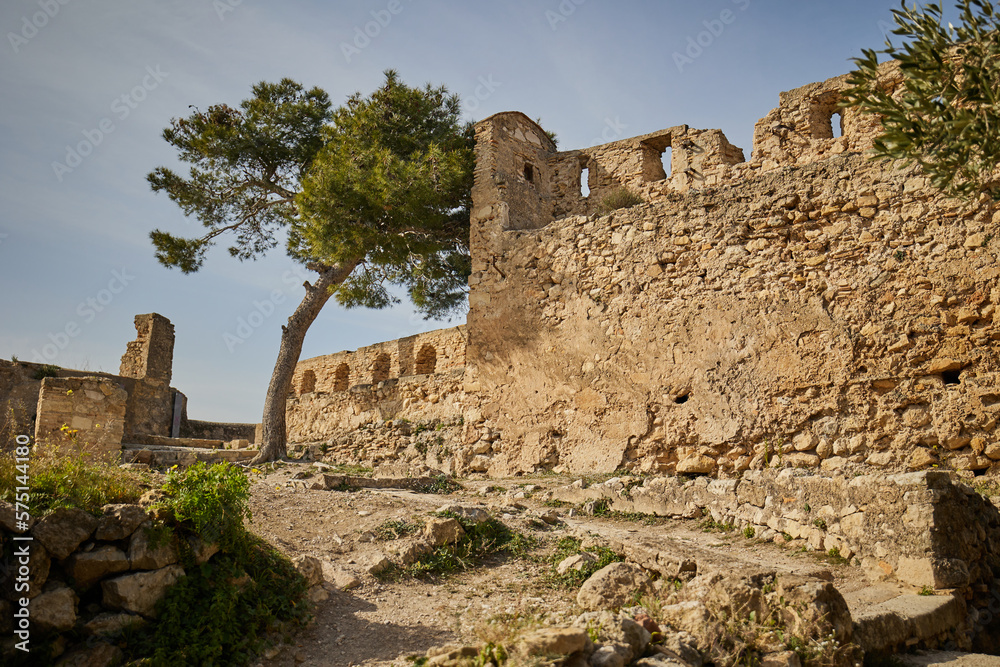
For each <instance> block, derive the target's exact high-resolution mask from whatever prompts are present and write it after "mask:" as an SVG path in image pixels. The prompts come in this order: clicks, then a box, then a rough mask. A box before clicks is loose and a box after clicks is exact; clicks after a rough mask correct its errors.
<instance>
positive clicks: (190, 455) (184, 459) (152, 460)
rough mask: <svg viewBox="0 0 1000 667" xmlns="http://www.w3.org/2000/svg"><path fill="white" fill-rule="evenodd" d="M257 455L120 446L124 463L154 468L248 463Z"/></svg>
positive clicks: (245, 451) (250, 451) (249, 451)
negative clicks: (199, 464)
mask: <svg viewBox="0 0 1000 667" xmlns="http://www.w3.org/2000/svg"><path fill="white" fill-rule="evenodd" d="M256 455H257V450H254V449H208V448H204V447H171V446H165V445H142V444H126V445H123V446H122V461H123V462H124V463H145V464H147V465H149V466H152V467H154V468H169V467H170V466H173V465H179V466H189V465H191V464H193V463H196V462H198V461H204V462H205V463H220V462H222V461H228V462H230V463H236V462H238V461H249V460H250V459H252V458H253V457H255V456H256Z"/></svg>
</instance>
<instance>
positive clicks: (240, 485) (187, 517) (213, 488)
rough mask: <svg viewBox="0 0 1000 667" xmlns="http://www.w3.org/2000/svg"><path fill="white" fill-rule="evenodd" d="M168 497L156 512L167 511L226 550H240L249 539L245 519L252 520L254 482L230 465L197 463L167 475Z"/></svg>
mask: <svg viewBox="0 0 1000 667" xmlns="http://www.w3.org/2000/svg"><path fill="white" fill-rule="evenodd" d="M163 492H164V494H165V497H164V499H163V500H161V501H160V502H158V503H157V504H156V505H155V509H163V510H166V512H167V514H168V515H170V516H172V517H173V519H174V520H175V521H176V522H177V524H178V525H179V526H182V527H183V528H185V529H186V530H189V531H190V532H192V533H195V534H197V535H200V536H201V537H202V538H203V539H205V540H206V541H208V542H215V543H218V544H219V546H220V547H221V548H222V550H223V551H230V550H232V549H234V548H237V547H238V546H239V545H240V542H242V541H243V540H244V539H245V537H246V534H247V533H246V529H245V528H244V527H243V520H244V519H246V520H247V521H249V520H250V518H251V517H250V480H249V479H247V476H246V474H245V473H244V472H243V471H242V470H241V469H240V468H237V467H236V466H233V465H230V464H228V463H218V464H216V465H211V466H210V465H207V464H206V463H204V462H203V461H199V462H197V463H195V464H194V465H193V466H191V467H189V468H187V469H186V470H184V471H178V470H177V469H176V466H175V467H174V468H172V469H171V470H170V472H168V473H167V481H166V483H164V485H163Z"/></svg>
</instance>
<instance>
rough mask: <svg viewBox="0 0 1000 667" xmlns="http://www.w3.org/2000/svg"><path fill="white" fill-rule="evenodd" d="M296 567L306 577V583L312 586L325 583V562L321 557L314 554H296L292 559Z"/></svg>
mask: <svg viewBox="0 0 1000 667" xmlns="http://www.w3.org/2000/svg"><path fill="white" fill-rule="evenodd" d="M292 564H294V565H295V569H296V570H298V571H299V573H300V574H301V575H302V576H303V577H305V578H306V583H307V584H308V585H309V586H310V587H311V586H318V585H319V584H322V583H323V563H322V562H321V561H320V559H319V558H314V557H312V556H296V557H295V558H293V559H292Z"/></svg>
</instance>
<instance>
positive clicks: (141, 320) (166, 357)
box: [119, 313, 174, 385]
mask: <svg viewBox="0 0 1000 667" xmlns="http://www.w3.org/2000/svg"><path fill="white" fill-rule="evenodd" d="M135 329H136V331H137V332H138V337H137V338H136V339H135V340H134V341H132V342H130V343H129V344H128V346H127V347H126V350H125V354H124V355H122V363H121V369H120V370H119V374H120V375H121V376H122V377H130V378H136V379H145V380H150V381H158V382H162V383H164V384H167V385H169V384H170V376H171V374H172V372H173V370H172V369H173V362H174V325H173V324H171V323H170V320H168V319H167V318H165V317H164V316H163V315H159V314H157V313H149V314H146V315H136V316H135Z"/></svg>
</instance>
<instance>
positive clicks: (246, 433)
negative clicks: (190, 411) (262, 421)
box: [180, 419, 257, 442]
mask: <svg viewBox="0 0 1000 667" xmlns="http://www.w3.org/2000/svg"><path fill="white" fill-rule="evenodd" d="M256 431H257V424H236V423H232V424H227V423H224V422H206V421H199V420H197V419H185V420H183V421H182V422H181V436H180V437H182V438H198V439H201V440H223V441H226V442H228V441H231V440H247V441H249V442H256V440H255V437H256V436H255V434H256Z"/></svg>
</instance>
